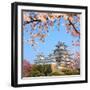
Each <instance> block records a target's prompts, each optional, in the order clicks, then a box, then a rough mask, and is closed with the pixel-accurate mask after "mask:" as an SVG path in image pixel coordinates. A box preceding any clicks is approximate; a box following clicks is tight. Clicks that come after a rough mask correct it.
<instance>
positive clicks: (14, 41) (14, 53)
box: [11, 2, 88, 87]
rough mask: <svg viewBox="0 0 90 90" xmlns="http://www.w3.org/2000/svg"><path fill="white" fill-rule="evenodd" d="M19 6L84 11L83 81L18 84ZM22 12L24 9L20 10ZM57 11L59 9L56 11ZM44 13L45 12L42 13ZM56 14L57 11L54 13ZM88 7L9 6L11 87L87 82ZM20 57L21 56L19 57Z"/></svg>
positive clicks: (27, 4)
mask: <svg viewBox="0 0 90 90" xmlns="http://www.w3.org/2000/svg"><path fill="white" fill-rule="evenodd" d="M19 6H28V7H29V6H31V7H32V6H33V7H40V8H41V7H49V8H55V9H58V8H64V9H67V8H69V9H80V10H84V11H85V53H84V54H85V73H84V74H85V79H84V80H82V79H81V80H74V81H53V82H43V83H42V82H39V83H38V82H35V83H18V80H19V78H20V77H19V74H18V71H19V62H18V59H19V57H18V50H21V49H20V48H19V47H18V43H19V39H18V37H19V36H18V34H19V32H18V23H19V22H18V18H19V17H18V15H19V14H18V13H19V10H18V9H19ZM22 10H24V9H22ZM58 10H59V9H58ZM40 11H43V10H40ZM44 12H45V11H44ZM56 12H57V11H56ZM20 15H21V14H20ZM87 27H88V7H87V6H73V5H56V4H43V3H24V2H14V3H12V4H11V32H12V33H11V85H12V86H13V87H23V86H41V85H58V84H74V83H87V82H88V28H87ZM21 48H22V47H21ZM21 57H22V56H21Z"/></svg>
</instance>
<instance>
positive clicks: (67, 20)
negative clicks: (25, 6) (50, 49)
mask: <svg viewBox="0 0 90 90" xmlns="http://www.w3.org/2000/svg"><path fill="white" fill-rule="evenodd" d="M61 18H63V19H64V23H63V24H64V26H65V27H66V32H67V33H70V34H71V35H72V36H73V37H78V38H80V14H77V13H53V12H49V13H45V12H32V11H23V30H24V28H25V26H26V25H27V24H29V25H30V28H31V30H26V32H27V33H29V35H30V39H29V40H27V41H26V42H27V43H29V44H30V45H31V46H32V47H35V46H37V45H38V43H37V42H36V39H38V41H40V42H42V43H44V42H45V38H46V37H47V36H48V32H49V31H50V30H52V31H54V28H53V27H54V25H56V26H57V28H58V29H57V31H60V24H61V23H60V20H61ZM49 27H50V28H52V29H49ZM73 45H76V46H79V43H78V44H75V43H73Z"/></svg>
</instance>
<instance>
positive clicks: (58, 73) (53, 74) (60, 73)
mask: <svg viewBox="0 0 90 90" xmlns="http://www.w3.org/2000/svg"><path fill="white" fill-rule="evenodd" d="M51 75H52V76H60V75H64V73H63V72H58V71H56V72H52V73H51Z"/></svg>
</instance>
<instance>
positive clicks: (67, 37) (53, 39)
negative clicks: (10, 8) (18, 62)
mask: <svg viewBox="0 0 90 90" xmlns="http://www.w3.org/2000/svg"><path fill="white" fill-rule="evenodd" d="M63 23H64V19H63V18H62V19H61V20H60V27H59V28H60V31H58V28H57V27H56V25H54V27H53V30H54V31H52V28H51V27H49V33H48V36H47V37H46V38H45V43H44V44H43V43H41V42H38V46H39V47H38V48H37V51H35V50H34V49H33V48H32V47H31V46H30V44H27V43H23V59H24V60H28V61H29V62H30V63H34V59H35V58H36V55H37V54H38V53H43V54H44V55H45V56H47V55H49V54H50V53H53V50H54V49H55V45H56V44H57V43H58V41H61V42H65V44H66V45H67V46H68V49H69V50H70V51H71V52H75V51H79V49H80V47H74V46H72V41H73V40H77V38H76V37H73V36H72V35H71V34H70V33H67V32H66V28H65V26H64V25H63ZM26 30H31V27H30V25H29V24H27V25H26V26H25V29H24V30H23V40H27V39H28V38H30V35H28V33H27V32H26Z"/></svg>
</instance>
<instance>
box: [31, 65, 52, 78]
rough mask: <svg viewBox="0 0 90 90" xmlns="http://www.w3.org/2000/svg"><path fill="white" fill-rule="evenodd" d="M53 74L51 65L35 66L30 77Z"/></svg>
mask: <svg viewBox="0 0 90 90" xmlns="http://www.w3.org/2000/svg"><path fill="white" fill-rule="evenodd" d="M51 72H52V70H51V66H50V65H48V64H47V65H33V66H32V71H31V74H30V76H31V77H36V76H48V75H50V73H51Z"/></svg>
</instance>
